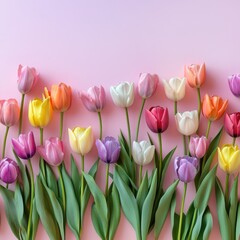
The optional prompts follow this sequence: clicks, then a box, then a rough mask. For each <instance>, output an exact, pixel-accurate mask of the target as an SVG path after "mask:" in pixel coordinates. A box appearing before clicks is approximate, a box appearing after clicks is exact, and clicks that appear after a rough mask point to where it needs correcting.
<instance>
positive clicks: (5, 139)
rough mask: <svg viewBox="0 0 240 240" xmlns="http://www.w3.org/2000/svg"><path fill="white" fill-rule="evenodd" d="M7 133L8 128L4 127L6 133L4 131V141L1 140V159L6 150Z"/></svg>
mask: <svg viewBox="0 0 240 240" xmlns="http://www.w3.org/2000/svg"><path fill="white" fill-rule="evenodd" d="M8 131H9V127H8V126H6V131H5V135H4V140H3V149H2V158H4V157H5V150H6V143H7V136H8Z"/></svg>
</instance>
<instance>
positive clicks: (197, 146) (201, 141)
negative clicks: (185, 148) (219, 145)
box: [189, 136, 210, 159]
mask: <svg viewBox="0 0 240 240" xmlns="http://www.w3.org/2000/svg"><path fill="white" fill-rule="evenodd" d="M209 143H210V142H209V139H207V138H206V137H205V136H201V137H199V136H191V138H190V142H189V151H190V154H191V156H192V157H196V158H198V159H200V158H202V157H203V156H204V155H205V153H206V152H207V150H208V147H209Z"/></svg>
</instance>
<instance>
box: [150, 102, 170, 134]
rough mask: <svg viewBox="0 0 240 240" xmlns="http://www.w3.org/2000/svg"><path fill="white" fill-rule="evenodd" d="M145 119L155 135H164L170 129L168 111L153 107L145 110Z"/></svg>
mask: <svg viewBox="0 0 240 240" xmlns="http://www.w3.org/2000/svg"><path fill="white" fill-rule="evenodd" d="M145 119H146V123H147V125H148V127H149V129H150V130H151V131H152V132H154V133H162V132H164V131H165V130H166V129H167V128H168V124H169V116H168V109H167V108H163V107H159V106H156V107H151V108H150V109H149V110H148V109H146V110H145Z"/></svg>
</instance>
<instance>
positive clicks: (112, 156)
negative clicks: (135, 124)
mask: <svg viewBox="0 0 240 240" xmlns="http://www.w3.org/2000/svg"><path fill="white" fill-rule="evenodd" d="M96 147H97V150H98V156H99V158H100V159H101V160H102V161H103V162H105V163H116V162H117V160H118V158H119V155H120V151H121V146H120V144H119V142H118V141H117V140H116V139H115V138H114V137H105V138H104V139H103V140H100V139H97V140H96Z"/></svg>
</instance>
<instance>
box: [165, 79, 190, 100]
mask: <svg viewBox="0 0 240 240" xmlns="http://www.w3.org/2000/svg"><path fill="white" fill-rule="evenodd" d="M185 86H186V79H185V78H171V79H170V80H169V81H167V80H163V87H164V91H165V94H166V96H167V98H168V99H170V100H173V101H180V100H181V99H183V98H184V96H185Z"/></svg>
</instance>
